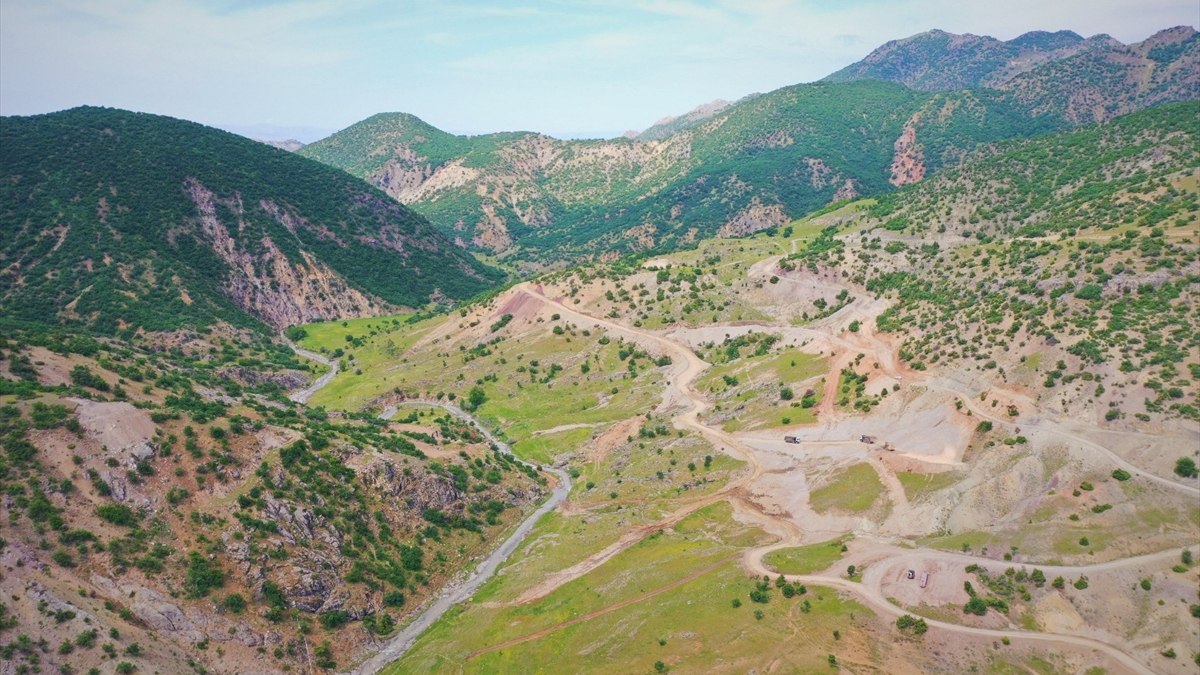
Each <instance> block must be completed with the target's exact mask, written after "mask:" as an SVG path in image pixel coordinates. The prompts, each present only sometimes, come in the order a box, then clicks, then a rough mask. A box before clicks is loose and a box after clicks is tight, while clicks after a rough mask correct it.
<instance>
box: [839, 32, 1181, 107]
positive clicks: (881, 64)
mask: <svg viewBox="0 0 1200 675" xmlns="http://www.w3.org/2000/svg"><path fill="white" fill-rule="evenodd" d="M1198 72H1200V36H1198V35H1197V33H1196V30H1195V29H1193V28H1192V27H1191V26H1175V27H1172V28H1168V29H1165V30H1161V31H1159V32H1157V33H1155V34H1154V35H1152V36H1150V37H1149V38H1147V39H1146V40H1144V41H1142V42H1140V43H1137V44H1132V45H1125V44H1123V43H1121V42H1120V41H1118V40H1116V39H1114V38H1113V37H1112V36H1110V35H1105V34H1099V35H1093V36H1091V37H1089V38H1086V39H1085V38H1083V37H1081V36H1080V35H1079V34H1078V33H1075V32H1073V31H1069V30H1059V31H1054V32H1050V31H1041V30H1035V31H1029V32H1027V33H1023V34H1022V35H1019V36H1017V37H1016V38H1013V39H1012V40H1008V41H1001V40H997V39H996V38H994V37H990V36H977V35H971V34H962V35H957V34H954V33H947V32H946V31H943V30H936V29H935V30H930V31H926V32H924V33H918V34H917V35H913V36H910V37H907V38H902V39H900V40H893V41H891V42H888V43H887V44H884V45H883V46H881V47H879V48H878V49H876V50H874V51H872V52H871V53H870V54H868V55H867V56H866V57H864V58H863V60H861V61H859V62H857V63H854V64H851V65H849V66H847V67H845V68H843V69H841V70H839V71H837V72H836V73H833V74H832V75H830V76H828V77H827V78H825V80H827V81H831V82H848V81H853V80H887V81H890V82H896V83H899V84H903V85H904V86H906V87H910V88H912V89H918V90H921V91H930V92H932V91H947V90H954V89H975V88H988V89H999V90H1004V91H1008V92H1011V93H1012V95H1013V96H1015V97H1017V98H1020V99H1021V100H1022V101H1023V102H1024V103H1028V104H1031V107H1032V109H1033V110H1034V112H1035V114H1044V113H1046V112H1050V111H1054V112H1056V113H1058V114H1061V115H1062V116H1064V117H1065V118H1067V119H1069V120H1071V121H1072V122H1075V123H1082V122H1088V121H1095V120H1104V119H1109V118H1111V117H1113V116H1115V115H1120V114H1124V113H1128V112H1132V111H1134V110H1137V109H1140V108H1143V107H1146V106H1147V105H1154V104H1157V103H1165V102H1168V101H1178V100H1188V99H1192V98H1196V95H1197V90H1198V87H1200V75H1197V73H1198Z"/></svg>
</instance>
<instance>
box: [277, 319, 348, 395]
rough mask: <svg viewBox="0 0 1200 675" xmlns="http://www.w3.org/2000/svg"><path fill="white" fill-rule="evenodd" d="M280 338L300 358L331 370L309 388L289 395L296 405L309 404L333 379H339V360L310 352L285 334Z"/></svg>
mask: <svg viewBox="0 0 1200 675" xmlns="http://www.w3.org/2000/svg"><path fill="white" fill-rule="evenodd" d="M279 338H280V339H281V340H283V341H284V342H285V343H287V346H289V347H291V348H292V351H294V352H296V353H297V354H299V355H300V356H303V357H304V358H306V359H309V360H311V361H316V362H317V363H320V364H323V365H326V366H329V370H328V371H327V372H326V373H325V374H324V375H322V376H320V377H318V378H317V379H316V380H315V381H313V383H312V384H310V385H308V386H307V387H305V388H303V389H297V390H296V391H293V392H292V393H290V394H288V398H290V399H292V400H293V401H295V402H296V403H308V399H310V398H312V396H313V394H315V393H317V392H318V391H321V390H322V389H324V388H325V385H327V384H329V383H330V382H333V378H335V377H337V374H338V362H337V359H329V358H326V357H324V356H321V355H320V354H318V353H316V352H310V351H308V350H307V349H304V348H302V347H301V346H300V345H298V344H296V343H295V342H292V341H291V340H289V339H287V337H285V336H284V335H283V334H280V335H279Z"/></svg>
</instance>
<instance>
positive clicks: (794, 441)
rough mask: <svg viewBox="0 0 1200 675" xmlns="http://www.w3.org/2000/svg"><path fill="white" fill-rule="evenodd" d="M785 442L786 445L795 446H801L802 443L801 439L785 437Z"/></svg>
mask: <svg viewBox="0 0 1200 675" xmlns="http://www.w3.org/2000/svg"><path fill="white" fill-rule="evenodd" d="M783 442H784V443H794V444H799V443H800V439H799V438H796V437H795V436H784V437H783Z"/></svg>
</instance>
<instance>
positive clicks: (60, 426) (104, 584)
mask: <svg viewBox="0 0 1200 675" xmlns="http://www.w3.org/2000/svg"><path fill="white" fill-rule="evenodd" d="M358 325H359V326H361V327H362V329H364V330H368V331H372V332H373V331H374V330H375V329H376V328H382V327H383V323H382V321H380V323H378V324H372V323H370V322H364V323H361V324H358ZM170 337H171V340H170V342H169V343H167V342H165V341H163V342H158V343H152V342H146V341H140V340H139V341H138V342H136V343H125V342H121V341H115V340H110V339H101V340H97V339H93V338H89V337H86V336H82V335H78V334H75V335H72V334H67V333H61V334H53V335H50V334H47V333H45V332H24V331H21V330H20V329H15V330H14V329H7V330H6V331H5V337H3V338H0V448H2V452H0V486H2V487H3V492H4V495H5V496H4V498H3V500H2V502H0V517H3V518H4V521H5V529H4V534H3V538H2V539H0V566H2V568H3V573H2V574H0V590H2V592H3V596H4V600H3V602H2V603H0V651H2V652H3V661H2V663H3V665H0V669H2V670H3V672H12V673H16V672H38V670H37V669H38V668H41V669H42V670H41V672H50V671H51V670H52V671H53V672H76V673H83V672H88V670H89V669H90V668H100V669H102V670H103V671H104V672H114V670H113V669H114V668H115V669H116V671H115V672H133V670H137V672H161V673H182V672H190V671H194V672H197V673H202V672H216V673H245V672H258V673H282V672H288V671H291V672H316V671H318V670H332V669H335V668H344V667H345V666H348V665H351V664H353V663H355V662H357V661H359V660H361V659H362V658H364V657H366V656H369V655H370V654H371V653H373V652H374V651H375V649H377V647H378V641H379V640H380V639H382V637H383V636H386V635H388V634H390V633H392V632H393V631H394V629H395V627H396V626H397V625H398V624H399V623H400V622H402V621H403V620H404V618H405V617H406V616H407V615H408V614H409V613H411V612H413V611H415V610H416V609H417V608H419V607H420V605H421V604H422V603H423V602H424V601H425V600H426V599H428V598H429V597H431V596H433V595H436V594H437V593H438V592H439V590H440V589H441V588H442V587H443V585H444V584H445V583H447V581H448V580H450V579H452V578H453V577H455V576H456V575H458V574H459V573H460V572H461V571H462V570H463V569H465V568H467V567H468V566H469V565H471V564H473V561H474V560H476V559H477V558H478V557H479V556H481V555H483V554H485V553H486V552H488V551H489V550H490V549H491V547H492V546H493V545H494V543H493V542H494V539H495V538H496V537H497V536H499V535H500V534H502V533H503V532H504V531H505V529H506V528H507V527H508V526H509V525H511V524H512V523H514V522H516V521H517V520H519V519H520V518H521V515H522V514H523V513H525V512H527V511H528V510H529V509H530V508H531V507H532V505H533V504H534V502H536V501H539V500H540V498H541V497H542V496H543V494H544V492H545V489H546V488H545V487H544V484H545V481H544V479H542V478H541V477H540V476H539V475H538V474H537V473H536V472H534V471H533V470H531V469H528V468H526V467H524V466H521V465H519V464H517V463H515V462H513V461H511V460H510V459H509V458H507V457H506V456H504V455H501V454H500V453H498V452H497V451H496V450H495V449H494V448H492V447H490V446H489V444H488V443H487V442H486V440H485V439H484V438H483V437H482V436H481V434H480V433H479V432H478V431H477V430H476V429H474V428H472V427H470V426H468V425H465V424H463V423H462V422H460V421H458V420H457V419H455V418H453V417H451V416H449V415H447V414H444V413H442V412H441V411H427V410H418V409H413V408H410V409H407V410H406V411H404V413H402V414H401V415H399V416H398V417H397V419H395V420H393V421H391V422H384V421H382V420H379V419H378V418H377V417H376V416H375V415H374V414H363V415H356V416H345V415H341V414H327V413H326V412H325V411H324V410H323V409H319V408H305V407H304V406H300V405H297V404H295V403H293V402H292V401H290V400H288V398H287V397H286V396H284V391H283V390H282V389H281V384H285V385H286V384H295V383H296V382H297V381H299V382H303V381H304V380H305V379H306V376H307V374H308V373H307V372H306V371H307V365H306V364H305V363H304V362H300V361H297V360H296V359H295V358H294V357H293V356H292V354H291V352H290V351H289V350H288V349H287V348H285V347H280V346H279V345H275V344H271V343H268V342H266V341H265V339H264V338H263V337H262V336H259V335H257V334H255V333H252V332H248V331H231V332H226V331H222V330H216V331H213V332H210V333H208V334H201V333H194V332H187V331H180V332H177V333H174V334H172V335H171V336H170ZM168 344H169V346H168ZM344 344H347V346H349V347H351V348H353V344H352V343H350V342H347V343H344ZM120 664H128V665H120Z"/></svg>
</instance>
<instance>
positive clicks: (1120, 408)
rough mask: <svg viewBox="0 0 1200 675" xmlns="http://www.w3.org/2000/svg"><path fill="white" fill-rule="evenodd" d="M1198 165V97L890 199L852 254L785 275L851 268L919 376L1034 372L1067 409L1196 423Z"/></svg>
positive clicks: (999, 155)
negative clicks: (928, 370) (876, 299)
mask: <svg viewBox="0 0 1200 675" xmlns="http://www.w3.org/2000/svg"><path fill="white" fill-rule="evenodd" d="M1197 166H1200V102H1196V101H1191V102H1185V103H1176V104H1169V105H1165V106H1159V107H1155V108H1151V109H1148V110H1145V111H1142V112H1139V113H1135V114H1132V115H1128V116H1125V117H1121V118H1118V119H1116V120H1113V121H1111V122H1109V123H1106V124H1098V125H1093V126H1089V127H1085V128H1082V129H1079V130H1077V131H1072V132H1067V133H1061V134H1053V135H1048V136H1044V137H1041V138H1038V139H1033V140H1026V141H1021V142H1016V143H1012V144H1008V145H1005V146H1002V147H1001V148H999V150H998V151H997V152H996V153H995V154H990V155H986V156H978V157H974V158H972V159H971V160H970V161H968V162H965V163H964V164H963V165H962V166H961V167H957V168H954V169H951V170H948V171H946V172H944V173H942V174H939V175H937V176H935V177H933V178H931V179H929V180H926V181H922V182H920V183H917V184H915V185H911V186H907V187H905V188H903V189H901V190H898V191H896V192H893V193H891V194H889V195H886V196H884V197H882V198H880V199H878V200H877V201H875V202H874V203H873V204H871V205H870V206H869V207H868V208H866V209H865V210H864V211H863V212H862V217H861V218H859V219H857V221H856V222H855V225H854V229H855V231H856V232H861V234H855V235H852V238H853V239H854V240H859V239H860V237H861V241H858V243H857V245H853V246H845V247H843V246H841V245H830V246H827V247H823V248H820V249H819V250H815V249H813V248H811V247H810V250H809V251H805V252H802V253H800V254H796V255H795V256H793V257H794V258H795V259H796V262H795V263H794V264H804V265H810V266H813V267H814V268H816V267H820V266H822V265H837V266H839V267H841V268H842V269H847V270H855V272H854V276H853V279H854V280H856V281H857V282H859V283H862V284H863V285H865V286H866V288H867V289H869V290H871V291H873V292H875V293H877V294H880V295H883V296H888V297H892V298H894V299H895V301H896V302H895V304H894V306H893V307H892V308H891V309H889V310H888V311H887V312H885V313H884V314H883V315H882V316H881V317H880V319H879V327H880V329H882V330H885V331H888V332H893V333H898V334H903V335H905V342H904V345H903V348H902V349H901V352H900V354H901V356H902V357H903V358H904V359H906V360H908V361H909V362H910V363H912V364H914V367H918V368H920V369H923V368H925V367H926V366H927V365H928V366H932V364H939V365H942V366H951V367H955V368H958V369H962V370H972V369H983V370H986V369H995V368H997V367H999V368H1000V371H999V376H1000V377H1001V379H1004V378H1012V377H1014V376H1021V375H1024V376H1025V377H1028V376H1029V374H1030V373H1031V372H1035V373H1036V372H1039V369H1038V368H1036V367H1035V366H1034V365H1026V364H1027V362H1028V363H1029V364H1038V363H1040V364H1043V366H1042V368H1041V369H1040V370H1041V371H1042V372H1043V373H1044V381H1039V382H1038V386H1039V387H1040V388H1042V389H1045V390H1048V391H1053V392H1055V393H1056V398H1059V399H1061V403H1059V404H1057V405H1061V406H1062V408H1063V409H1064V410H1065V409H1066V408H1068V407H1071V406H1074V407H1078V406H1081V405H1096V406H1097V407H1098V408H1100V409H1101V410H1105V411H1106V412H1105V414H1106V416H1107V419H1109V420H1114V419H1116V418H1118V417H1120V416H1123V415H1125V414H1126V413H1128V414H1129V415H1130V416H1133V415H1136V416H1137V417H1138V419H1143V418H1145V419H1149V417H1146V415H1149V414H1155V413H1163V414H1166V415H1168V416H1182V417H1188V418H1191V419H1200V400H1197V399H1196V387H1197V383H1200V359H1198V355H1200V351H1198V349H1200V338H1198V337H1197V336H1200V324H1198V323H1197V320H1198V317H1200V314H1198V313H1197V308H1198V307H1200V258H1198V257H1197V251H1198V249H1197V240H1196V232H1197V227H1198V225H1200V201H1198V199H1200V182H1198V181H1200V171H1198V170H1197ZM829 234H830V236H831V235H832V233H829ZM1018 357H1019V358H1020V360H1019V361H1018V360H1017V358H1018ZM1052 364H1057V365H1054V367H1051V366H1052ZM1006 369H1007V370H1008V372H1007V373H1006V372H1005V370H1006ZM1118 378H1124V379H1127V380H1131V383H1129V384H1128V385H1126V384H1122V385H1121V387H1120V388H1119V389H1114V388H1113V387H1112V385H1111V384H1110V382H1111V381H1113V380H1116V379H1118ZM1088 383H1091V384H1088ZM1096 383H1101V385H1102V386H1097V384H1096ZM1103 385H1106V386H1103ZM1048 405H1049V404H1048Z"/></svg>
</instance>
